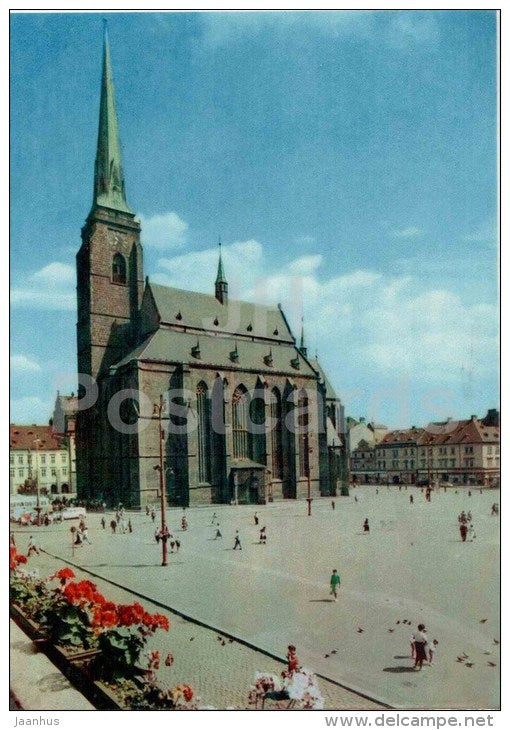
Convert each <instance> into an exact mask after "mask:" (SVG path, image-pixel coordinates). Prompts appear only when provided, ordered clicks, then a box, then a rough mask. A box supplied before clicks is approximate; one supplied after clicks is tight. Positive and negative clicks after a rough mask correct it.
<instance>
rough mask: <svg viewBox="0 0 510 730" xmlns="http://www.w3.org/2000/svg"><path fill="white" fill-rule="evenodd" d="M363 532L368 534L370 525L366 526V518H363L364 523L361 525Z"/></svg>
mask: <svg viewBox="0 0 510 730" xmlns="http://www.w3.org/2000/svg"><path fill="white" fill-rule="evenodd" d="M363 532H370V525H369V524H368V517H365V522H364V523H363Z"/></svg>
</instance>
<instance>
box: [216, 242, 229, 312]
mask: <svg viewBox="0 0 510 730" xmlns="http://www.w3.org/2000/svg"><path fill="white" fill-rule="evenodd" d="M218 246H219V249H220V258H219V261H218V273H217V274H216V282H215V286H214V288H215V296H216V299H217V300H218V301H219V302H220V304H227V303H228V282H227V279H226V277H225V272H224V270H223V261H222V258H221V238H220V239H219V241H218Z"/></svg>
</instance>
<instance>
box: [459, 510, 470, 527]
mask: <svg viewBox="0 0 510 730" xmlns="http://www.w3.org/2000/svg"><path fill="white" fill-rule="evenodd" d="M457 520H458V522H459V524H461V525H467V521H468V519H467V515H466V513H465V512H464V510H462V512H461V513H460V515H459V516H458V517H457Z"/></svg>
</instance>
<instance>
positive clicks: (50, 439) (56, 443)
mask: <svg viewBox="0 0 510 730" xmlns="http://www.w3.org/2000/svg"><path fill="white" fill-rule="evenodd" d="M36 439H40V442H39V445H37V444H35V443H34V441H35V440H36ZM9 446H10V448H11V450H16V449H23V450H24V451H26V450H28V449H32V450H35V449H36V448H38V449H39V451H55V450H60V449H62V448H64V446H63V445H62V440H61V439H59V438H58V437H57V436H56V435H55V434H54V433H53V430H52V427H51V426H37V425H32V426H18V425H17V424H15V423H11V424H10V425H9Z"/></svg>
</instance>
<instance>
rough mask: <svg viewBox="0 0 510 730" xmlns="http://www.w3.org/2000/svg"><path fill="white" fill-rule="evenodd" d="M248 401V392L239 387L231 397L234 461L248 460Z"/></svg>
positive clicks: (241, 386)
mask: <svg viewBox="0 0 510 730" xmlns="http://www.w3.org/2000/svg"><path fill="white" fill-rule="evenodd" d="M249 406H250V401H249V397H248V391H247V390H246V388H245V387H244V386H243V385H239V386H238V387H237V388H236V389H235V391H234V394H233V396H232V436H233V452H234V459H249V458H250V442H249V433H248V423H249Z"/></svg>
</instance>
